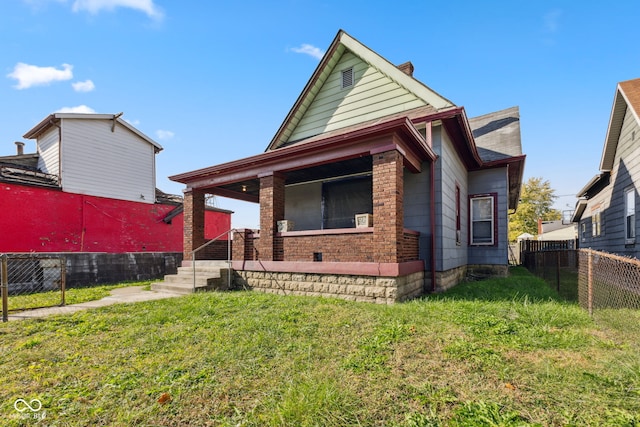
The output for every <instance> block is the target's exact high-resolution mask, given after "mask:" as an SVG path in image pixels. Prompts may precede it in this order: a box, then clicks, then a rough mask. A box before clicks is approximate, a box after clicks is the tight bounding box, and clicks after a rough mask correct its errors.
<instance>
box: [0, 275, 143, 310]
mask: <svg viewBox="0 0 640 427" xmlns="http://www.w3.org/2000/svg"><path fill="white" fill-rule="evenodd" d="M151 283H152V281H142V282H124V283H116V284H107V285H100V286H92V287H82V288H71V289H67V290H66V291H65V304H66V305H71V304H80V303H83V302H87V301H95V300H99V299H102V298H104V297H107V296H109V294H110V292H111V291H112V290H113V289H116V288H122V287H125V286H144V287H149V286H150V284H151ZM61 303H62V293H61V292H60V291H59V290H58V291H49V292H40V293H33V294H23V295H9V302H8V306H9V310H10V311H22V310H29V309H33V308H40V307H53V306H57V305H60V304H61Z"/></svg>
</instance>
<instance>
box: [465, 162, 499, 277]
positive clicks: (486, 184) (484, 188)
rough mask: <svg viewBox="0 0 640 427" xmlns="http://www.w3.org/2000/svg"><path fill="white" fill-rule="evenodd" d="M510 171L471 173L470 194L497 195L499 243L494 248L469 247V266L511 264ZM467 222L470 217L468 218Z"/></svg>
mask: <svg viewBox="0 0 640 427" xmlns="http://www.w3.org/2000/svg"><path fill="white" fill-rule="evenodd" d="M507 182H508V171H507V168H495V169H487V170H481V171H475V172H470V173H469V194H470V195H473V194H485V193H496V194H497V199H496V203H497V205H498V206H497V209H496V210H497V218H496V219H495V221H496V226H497V227H498V241H497V242H496V244H495V245H494V246H469V264H480V265H486V264H489V265H506V264H508V262H509V258H508V250H509V237H508V218H507V211H508V206H507V202H508V198H509V197H508V185H507ZM467 221H469V217H468V216H467Z"/></svg>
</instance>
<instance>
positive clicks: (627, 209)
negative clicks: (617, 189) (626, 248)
mask: <svg viewBox="0 0 640 427" xmlns="http://www.w3.org/2000/svg"><path fill="white" fill-rule="evenodd" d="M624 218H625V221H624V235H625V241H626V243H635V241H636V191H635V188H633V187H632V188H628V189H627V190H625V192H624Z"/></svg>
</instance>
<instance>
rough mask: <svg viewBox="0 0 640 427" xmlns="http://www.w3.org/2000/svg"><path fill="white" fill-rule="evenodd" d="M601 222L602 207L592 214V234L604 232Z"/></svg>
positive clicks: (597, 234)
mask: <svg viewBox="0 0 640 427" xmlns="http://www.w3.org/2000/svg"><path fill="white" fill-rule="evenodd" d="M601 224H602V221H601V217H600V209H598V210H597V211H595V212H594V213H593V215H591V234H592V235H593V237H596V236H599V235H600V233H601V232H602V230H601Z"/></svg>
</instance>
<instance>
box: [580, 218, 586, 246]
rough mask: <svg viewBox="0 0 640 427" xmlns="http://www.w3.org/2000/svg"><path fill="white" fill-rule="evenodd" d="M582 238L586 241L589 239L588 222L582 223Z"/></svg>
mask: <svg viewBox="0 0 640 427" xmlns="http://www.w3.org/2000/svg"><path fill="white" fill-rule="evenodd" d="M580 240H582V241H583V242H585V241H586V240H587V223H586V222H583V223H582V224H580Z"/></svg>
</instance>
